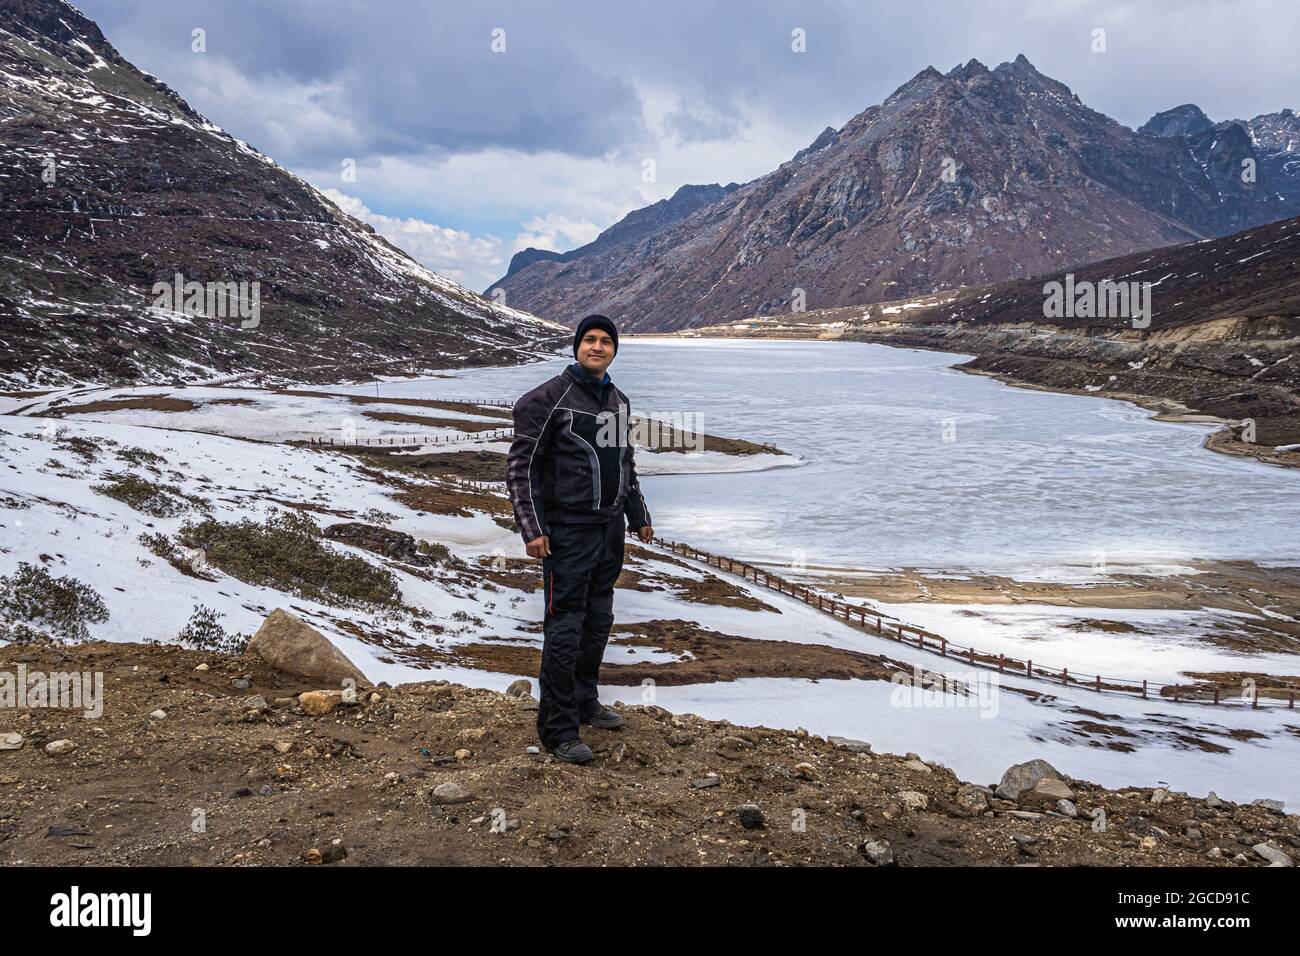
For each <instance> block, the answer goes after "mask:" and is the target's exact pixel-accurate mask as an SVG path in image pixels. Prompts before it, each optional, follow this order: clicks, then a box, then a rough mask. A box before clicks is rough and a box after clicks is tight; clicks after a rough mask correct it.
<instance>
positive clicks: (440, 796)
mask: <svg viewBox="0 0 1300 956" xmlns="http://www.w3.org/2000/svg"><path fill="white" fill-rule="evenodd" d="M473 799H474V791H473V790H471V789H470V788H469V787H467V786H465V785H464V784H461V783H457V782H456V781H455V780H448V781H447V782H446V783H440V784H438V785H437V786H436V787H434V788H433V789H432V790H430V791H429V801H430V802H431V803H433V804H435V805H438V806H445V805H448V804H453V803H468V802H469V801H470V800H473Z"/></svg>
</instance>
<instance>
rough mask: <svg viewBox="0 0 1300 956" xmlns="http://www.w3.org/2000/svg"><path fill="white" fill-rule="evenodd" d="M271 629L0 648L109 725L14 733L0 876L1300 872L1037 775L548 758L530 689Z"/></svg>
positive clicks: (1242, 834) (769, 756)
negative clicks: (40, 871)
mask: <svg viewBox="0 0 1300 956" xmlns="http://www.w3.org/2000/svg"><path fill="white" fill-rule="evenodd" d="M273 617H274V616H273ZM278 617H279V618H280V620H279V622H278V623H273V621H272V620H270V619H269V620H268V622H267V623H266V625H264V628H263V631H262V632H259V635H258V636H257V637H255V638H254V645H257V644H259V642H260V645H261V646H260V648H256V649H255V650H253V651H250V652H249V653H246V654H245V655H243V656H232V655H229V654H219V653H213V652H206V651H197V650H185V649H182V648H179V647H175V646H157V645H142V644H118V643H102V642H92V643H86V644H79V645H72V646H39V645H29V646H24V647H5V648H0V673H3V672H8V673H14V672H16V671H17V669H18V668H19V667H20V666H21V667H26V668H28V669H30V670H37V669H40V670H43V671H47V672H54V671H62V672H100V673H102V675H103V680H104V684H103V687H104V690H103V700H104V707H103V713H102V715H101V716H98V717H95V718H89V719H88V718H86V717H83V716H82V713H81V712H80V711H73V710H67V709H55V708H35V709H17V710H16V709H13V708H10V707H5V708H4V709H3V710H0V861H2V862H3V863H5V864H7V865H18V864H49V865H69V866H88V865H106V864H107V865H145V864H161V865H195V866H254V865H280V866H311V865H336V866H356V865H383V864H408V865H412V864H414V865H427V864H441V865H447V864H458V865H459V864H469V865H500V864H509V865H537V864H588V865H589V864H597V865H599V864H613V865H682V864H687V865H708V866H715V865H716V866H723V865H732V866H791V865H833V866H934V865H944V866H949V865H957V866H1017V865H1037V866H1150V865H1154V866H1166V865H1167V866H1222V867H1256V866H1268V865H1279V866H1286V865H1292V864H1291V860H1293V859H1294V857H1295V855H1296V852H1297V850H1298V849H1300V816H1297V815H1296V814H1294V813H1293V814H1284V813H1283V812H1282V811H1281V809H1280V808H1276V807H1274V806H1272V805H1270V804H1268V803H1267V802H1260V803H1254V804H1234V803H1231V802H1228V801H1223V800H1219V799H1218V798H1217V797H1215V796H1213V795H1210V796H1208V797H1207V798H1205V799H1194V798H1190V797H1187V796H1185V795H1183V794H1179V793H1171V792H1170V791H1169V790H1166V789H1163V788H1154V789H1152V788H1132V789H1119V790H1108V789H1105V788H1102V787H1099V786H1096V785H1094V784H1092V783H1089V782H1088V781H1085V780H1066V779H1062V778H1061V775H1060V774H1059V773H1057V772H1056V771H1055V769H1054V768H1052V767H1051V766H1050V765H1049V764H1047V763H1046V762H1044V761H1040V760H1027V761H1026V762H1024V763H1022V764H1019V765H1017V766H1015V767H1011V768H1008V770H1007V772H1006V774H1004V775H1003V777H1002V779H1001V780H1000V781H973V782H965V781H962V780H959V779H958V778H957V777H956V776H955V775H954V774H953V773H952V772H951V771H950V770H948V769H946V768H944V767H942V766H939V765H938V764H935V763H927V762H924V761H922V760H920V759H918V758H916V757H915V756H914V755H905V756H896V755H891V754H878V753H874V752H872V750H871V747H870V744H869V742H863V741H854V740H845V739H841V738H830V739H824V738H820V737H816V736H813V735H810V734H809V733H808V732H807V731H803V730H798V729H795V730H773V729H769V728H764V727H742V726H736V725H734V724H730V723H727V722H721V721H707V720H701V719H699V718H697V717H693V716H691V715H689V714H671V713H669V712H667V711H665V710H664V709H662V708H660V707H657V706H654V705H644V706H623V707H621V710H622V712H623V713H624V715H625V716H626V719H627V724H626V726H625V727H624V728H623V729H621V730H617V731H600V730H594V729H590V728H588V729H587V731H586V739H587V740H588V741H589V742H590V743H591V744H592V746H593V749H594V750H595V751H596V754H597V757H596V760H595V761H594V762H593V763H591V764H588V765H586V766H581V767H575V766H571V765H567V764H561V763H557V762H555V761H554V760H553V759H552V758H551V757H549V756H548V755H546V754H544V753H539V752H537V751H536V744H537V740H536V735H535V730H534V725H535V720H536V711H535V708H536V703H535V701H534V700H533V698H532V696H531V694H530V693H529V692H530V690H531V688H530V687H528V686H526V685H527V684H528V682H527V681H519V682H517V683H516V685H512V687H511V688H510V690H509V691H508V692H507V693H504V694H503V693H499V692H495V691H490V690H475V689H470V688H466V687H462V686H458V685H456V684H453V683H448V682H444V681H430V682H426V683H418V684H406V685H402V686H400V687H387V686H384V685H380V686H378V687H373V688H372V687H370V686H368V683H367V682H364V681H361V682H357V685H356V686H355V688H354V687H353V686H351V685H345V686H344V689H343V690H341V691H340V690H338V689H330V688H338V687H339V686H340V682H339V678H340V675H342V676H344V677H346V675H347V674H348V673H349V671H348V670H347V667H348V663H347V662H346V661H345V660H340V659H339V656H338V654H337V651H335V650H333V649H332V648H329V647H328V642H325V647H324V648H322V647H321V645H320V643H319V642H320V640H322V639H321V638H319V635H316V634H315V633H314V632H312V631H311V629H309V628H306V627H305V626H304V625H301V624H300V623H299V622H296V621H294V620H293V619H292V618H291V617H290V616H287V615H283V614H279V615H278ZM267 658H270V659H272V660H274V661H275V665H272V664H271V663H269V662H268V660H267ZM304 670H305V671H311V672H312V673H314V674H316V675H317V676H315V677H308V676H305V675H304V674H302V673H299V672H300V671H304ZM325 674H328V675H330V678H332V679H328V680H327V679H326V678H325V677H324V676H322V675H325ZM1027 756H1032V755H1027Z"/></svg>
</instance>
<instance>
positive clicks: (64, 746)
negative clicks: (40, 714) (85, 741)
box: [45, 740, 77, 754]
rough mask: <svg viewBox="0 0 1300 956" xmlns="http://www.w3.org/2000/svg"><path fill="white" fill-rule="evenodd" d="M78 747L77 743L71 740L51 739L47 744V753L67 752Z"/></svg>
mask: <svg viewBox="0 0 1300 956" xmlns="http://www.w3.org/2000/svg"><path fill="white" fill-rule="evenodd" d="M76 749H77V745H76V744H75V743H73V742H72V741H71V740H51V741H50V742H49V743H48V744H46V745H45V752H46V753H47V754H66V753H71V752H72V751H74V750H76Z"/></svg>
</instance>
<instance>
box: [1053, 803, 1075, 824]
mask: <svg viewBox="0 0 1300 956" xmlns="http://www.w3.org/2000/svg"><path fill="white" fill-rule="evenodd" d="M1056 809H1057V811H1058V812H1059V813H1062V814H1064V815H1065V816H1067V817H1069V818H1070V819H1071V820H1073V819H1074V818H1075V817H1077V816H1078V815H1079V808H1078V807H1076V806H1075V805H1074V804H1073V803H1072V802H1071V801H1069V800H1057V801H1056Z"/></svg>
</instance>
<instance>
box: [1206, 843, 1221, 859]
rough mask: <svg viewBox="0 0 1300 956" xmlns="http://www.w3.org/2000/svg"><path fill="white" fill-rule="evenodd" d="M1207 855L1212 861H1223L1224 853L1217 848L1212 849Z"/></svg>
mask: <svg viewBox="0 0 1300 956" xmlns="http://www.w3.org/2000/svg"><path fill="white" fill-rule="evenodd" d="M1205 855H1206V856H1208V857H1209V858H1210V859H1211V860H1222V859H1223V851H1222V850H1220V849H1219V848H1218V847H1217V846H1212V847H1210V850H1209V852H1208V853H1206V854H1205Z"/></svg>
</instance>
